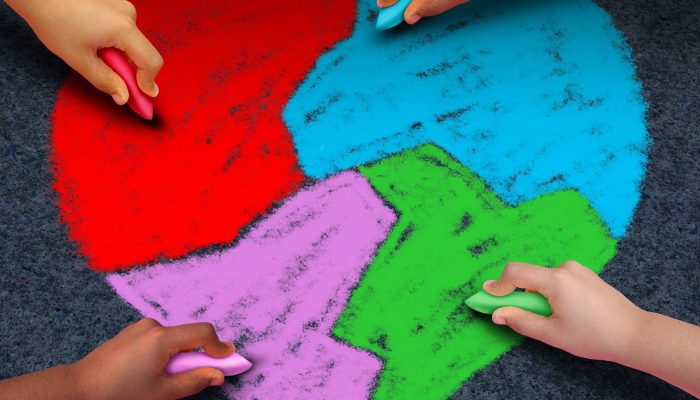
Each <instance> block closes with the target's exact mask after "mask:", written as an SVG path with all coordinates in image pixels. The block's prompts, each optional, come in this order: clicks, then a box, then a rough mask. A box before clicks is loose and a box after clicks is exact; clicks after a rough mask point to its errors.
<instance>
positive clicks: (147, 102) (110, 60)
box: [97, 47, 153, 120]
mask: <svg viewBox="0 0 700 400" xmlns="http://www.w3.org/2000/svg"><path fill="white" fill-rule="evenodd" d="M97 55H98V56H99V57H100V58H101V59H102V61H104V62H105V64H107V65H108V66H109V67H110V68H112V69H113V70H114V72H116V73H117V75H119V76H120V77H121V78H122V79H123V80H124V83H126V87H127V89H128V90H129V102H128V104H129V107H131V109H132V110H134V112H135V113H136V114H138V115H140V116H141V117H143V118H145V119H148V120H151V119H153V100H151V98H150V97H149V96H148V95H147V94H145V93H144V92H142V91H141V89H140V88H139V85H138V83H137V82H136V71H137V70H136V66H135V65H133V64H131V63H130V62H129V60H128V59H127V58H126V55H125V54H124V53H123V52H122V51H121V50H119V49H115V48H113V47H108V48H104V49H100V50H98V51H97Z"/></svg>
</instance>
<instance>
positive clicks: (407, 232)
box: [333, 145, 616, 400]
mask: <svg viewBox="0 0 700 400" xmlns="http://www.w3.org/2000/svg"><path fill="white" fill-rule="evenodd" d="M360 172H361V173H362V174H363V175H365V176H366V177H367V179H369V182H370V183H371V184H372V186H373V187H374V188H375V190H377V192H378V193H379V194H380V195H381V196H382V197H383V198H384V199H385V200H386V201H387V202H388V203H389V204H391V205H392V206H393V207H395V208H396V211H397V214H398V215H399V219H398V221H397V222H396V225H395V226H394V228H393V230H392V232H391V234H390V236H389V238H388V239H387V240H386V242H385V243H384V244H383V245H382V247H381V248H380V249H379V251H378V253H377V255H376V257H375V258H374V260H373V261H372V264H371V265H370V266H369V268H368V269H367V272H366V273H365V275H364V276H363V279H362V281H360V284H359V286H358V287H357V288H356V289H355V290H354V291H353V294H352V296H351V298H350V300H349V302H348V304H347V307H346V308H345V310H344V311H343V313H342V314H341V316H340V318H339V319H338V322H337V323H336V326H335V327H334V329H333V332H334V333H335V334H336V335H337V336H338V337H339V338H340V339H341V340H346V341H348V342H349V343H350V344H352V345H355V346H357V347H359V348H362V349H367V350H370V351H372V352H373V353H375V354H377V355H378V356H379V357H381V358H382V359H383V360H384V368H383V370H382V373H381V375H380V378H379V381H378V385H377V387H376V390H375V392H374V396H373V398H375V399H409V398H417V399H418V398H420V399H428V400H430V399H444V398H447V397H448V396H449V395H450V394H451V393H452V392H453V391H454V390H456V389H457V388H458V387H459V385H460V384H461V383H462V382H463V381H465V380H466V379H468V378H469V376H470V375H471V374H472V373H473V372H474V371H476V370H478V369H480V368H483V367H485V366H486V365H487V364H488V363H490V362H492V361H493V360H495V359H496V358H497V357H498V356H499V355H500V354H501V353H503V352H504V351H506V350H508V349H509V348H511V347H512V346H514V345H515V344H517V343H519V341H520V336H519V335H517V334H515V333H514V332H513V331H511V330H510V329H509V328H507V327H502V326H497V325H494V324H492V323H491V320H490V318H488V317H484V316H480V315H477V314H475V312H472V311H471V310H469V309H468V308H467V307H466V305H464V300H465V299H466V298H467V297H469V295H471V294H473V293H474V292H475V291H476V290H478V289H480V286H481V283H482V282H483V281H484V280H486V279H494V278H497V277H498V276H499V275H500V273H501V272H502V270H503V268H504V267H505V265H506V264H507V263H508V262H509V261H513V260H520V261H526V262H532V263H535V264H541V265H550V266H556V265H558V264H559V263H561V262H564V261H566V260H568V259H575V260H579V261H581V262H582V263H583V264H584V265H587V266H589V267H590V268H591V269H593V270H594V271H596V272H600V271H601V270H602V268H603V265H604V264H605V263H606V262H607V261H608V260H610V259H611V258H612V256H613V254H614V252H615V245H616V241H615V240H614V239H612V238H611V237H610V236H609V234H608V231H607V229H606V228H605V226H604V224H603V222H602V220H601V219H600V217H599V216H598V215H597V213H596V212H595V210H593V209H592V208H591V207H590V205H589V203H588V201H587V200H586V199H585V198H584V197H583V196H581V195H580V194H579V193H578V192H576V191H573V190H564V191H556V192H553V193H550V194H547V195H543V196H540V197H537V198H535V199H533V200H531V201H528V202H526V203H523V204H521V205H520V206H518V207H517V208H512V207H509V206H507V205H506V204H504V203H503V202H502V201H501V200H500V199H499V198H498V197H497V196H496V195H495V194H494V193H493V192H492V191H490V190H489V188H488V187H487V186H486V185H485V184H484V182H483V181H482V180H481V179H479V178H478V177H477V176H476V175H474V174H473V173H472V172H470V171H469V170H467V169H466V168H464V167H463V166H462V165H461V164H460V163H459V162H458V161H457V160H455V159H453V158H451V157H449V156H448V155H446V154H445V152H443V151H442V150H441V149H439V148H437V147H435V146H432V145H428V146H424V147H420V148H418V149H417V150H410V151H407V152H405V153H401V154H399V155H397V156H393V157H390V158H387V159H385V160H382V161H380V162H378V163H377V164H374V165H371V166H368V167H362V168H360Z"/></svg>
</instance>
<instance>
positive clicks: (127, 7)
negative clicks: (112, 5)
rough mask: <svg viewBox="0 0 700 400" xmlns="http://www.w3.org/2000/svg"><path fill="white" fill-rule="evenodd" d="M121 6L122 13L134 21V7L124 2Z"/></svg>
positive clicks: (128, 2)
mask: <svg viewBox="0 0 700 400" xmlns="http://www.w3.org/2000/svg"><path fill="white" fill-rule="evenodd" d="M122 4H123V8H124V12H125V13H126V14H127V15H128V16H129V17H131V18H132V19H136V7H135V6H134V4H133V3H131V2H130V1H124V2H123V3H122Z"/></svg>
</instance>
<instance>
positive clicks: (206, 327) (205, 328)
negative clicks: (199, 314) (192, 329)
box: [198, 322, 217, 338]
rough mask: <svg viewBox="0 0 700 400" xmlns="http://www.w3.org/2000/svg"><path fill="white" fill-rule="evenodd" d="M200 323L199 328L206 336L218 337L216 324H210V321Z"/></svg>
mask: <svg viewBox="0 0 700 400" xmlns="http://www.w3.org/2000/svg"><path fill="white" fill-rule="evenodd" d="M198 325H199V326H198V329H199V331H200V332H201V333H202V335H203V336H206V337H208V338H217V336H216V330H215V329H214V325H212V324H210V323H209V322H201V323H199V324H198Z"/></svg>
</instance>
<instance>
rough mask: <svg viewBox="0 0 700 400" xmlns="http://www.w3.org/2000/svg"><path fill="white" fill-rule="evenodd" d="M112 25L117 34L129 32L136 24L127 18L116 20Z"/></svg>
mask: <svg viewBox="0 0 700 400" xmlns="http://www.w3.org/2000/svg"><path fill="white" fill-rule="evenodd" d="M113 23H114V26H113V29H114V30H115V32H116V33H119V34H122V33H125V32H129V31H131V30H132V29H134V28H135V27H136V23H135V22H134V20H133V18H129V17H121V18H116V19H115V20H114V22H113Z"/></svg>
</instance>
